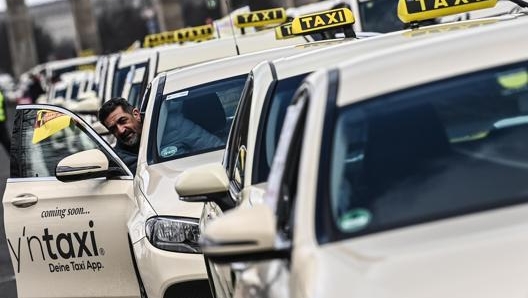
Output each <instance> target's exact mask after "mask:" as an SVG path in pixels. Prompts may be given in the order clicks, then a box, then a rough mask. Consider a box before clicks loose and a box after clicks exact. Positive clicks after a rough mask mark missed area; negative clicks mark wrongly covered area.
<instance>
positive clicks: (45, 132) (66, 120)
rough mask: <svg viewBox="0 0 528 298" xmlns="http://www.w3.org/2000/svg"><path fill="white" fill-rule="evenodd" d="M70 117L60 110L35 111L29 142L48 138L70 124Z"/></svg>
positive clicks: (35, 142)
mask: <svg viewBox="0 0 528 298" xmlns="http://www.w3.org/2000/svg"><path fill="white" fill-rule="evenodd" d="M70 122H71V117H70V116H68V115H64V114H63V113H60V112H55V111H48V110H40V111H38V112H37V119H36V120H35V126H34V130H33V138H32V140H31V142H32V143H33V144H37V143H38V142H40V141H42V140H45V139H47V138H49V137H50V136H52V135H54V134H56V133H57V132H59V131H61V130H63V129H65V128H66V127H68V126H70Z"/></svg>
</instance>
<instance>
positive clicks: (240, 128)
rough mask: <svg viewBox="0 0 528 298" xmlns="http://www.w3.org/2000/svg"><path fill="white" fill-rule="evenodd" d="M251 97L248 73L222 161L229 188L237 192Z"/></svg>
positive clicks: (244, 159)
mask: <svg viewBox="0 0 528 298" xmlns="http://www.w3.org/2000/svg"><path fill="white" fill-rule="evenodd" d="M252 98H253V75H249V76H248V78H247V80H246V83H245V85H244V89H243V91H242V94H241V96H240V104H239V105H238V107H237V110H236V112H235V115H234V119H233V125H232V126H231V130H230V132H229V139H228V142H227V146H226V152H225V154H224V161H223V163H224V166H225V168H226V171H227V176H228V177H229V181H230V185H231V186H232V187H231V188H232V189H234V190H235V191H237V192H238V191H240V190H241V189H242V188H243V185H244V175H245V173H244V171H245V164H246V146H247V134H248V127H249V115H250V112H251V102H252Z"/></svg>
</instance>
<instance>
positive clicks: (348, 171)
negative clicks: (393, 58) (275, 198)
mask: <svg viewBox="0 0 528 298" xmlns="http://www.w3.org/2000/svg"><path fill="white" fill-rule="evenodd" d="M329 133H330V134H332V135H333V150H332V156H331V157H330V159H329V160H331V166H330V168H331V170H330V175H328V176H329V178H324V177H323V175H322V176H321V177H322V179H330V181H329V183H327V184H329V185H330V187H329V188H330V189H329V191H328V193H329V194H330V200H329V201H330V202H329V203H330V206H331V208H330V209H331V217H332V221H333V222H334V223H335V227H336V228H337V231H338V234H340V235H341V237H352V236H357V235H362V234H368V233H373V232H376V231H383V230H388V229H393V228H397V227H402V226H408V225H411V224H417V223H422V222H428V221H432V220H437V219H442V218H447V217H451V216H458V215H462V214H467V213H471V212H477V211H481V210H488V209H491V208H497V207H502V206H508V205H512V204H517V203H522V202H526V201H527V199H526V194H527V193H528V183H526V177H528V150H526V148H527V147H528V64H527V63H522V64H516V65H511V66H507V67H501V68H496V69H491V70H485V71H480V72H476V73H471V74H467V75H463V76H459V77H456V78H451V79H447V80H443V81H439V82H435V83H431V84H427V85H424V86H420V87H416V88H412V89H409V90H404V91H400V92H397V93H393V94H389V95H384V96H381V97H378V98H375V99H371V100H369V101H367V102H362V103H358V104H354V105H350V106H347V107H344V108H341V109H340V110H339V112H338V116H337V122H336V127H335V129H334V131H332V132H329ZM321 158H323V159H324V158H325V157H321Z"/></svg>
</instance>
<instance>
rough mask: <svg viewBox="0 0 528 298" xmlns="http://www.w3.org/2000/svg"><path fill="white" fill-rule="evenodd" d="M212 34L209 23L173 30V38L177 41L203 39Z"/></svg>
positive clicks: (211, 27)
mask: <svg viewBox="0 0 528 298" xmlns="http://www.w3.org/2000/svg"><path fill="white" fill-rule="evenodd" d="M213 34H214V28H213V25H210V24H209V25H202V26H196V27H189V28H183V29H179V30H176V31H174V39H175V40H176V41H178V42H184V41H196V40H205V39H209V38H211V37H212V36H213Z"/></svg>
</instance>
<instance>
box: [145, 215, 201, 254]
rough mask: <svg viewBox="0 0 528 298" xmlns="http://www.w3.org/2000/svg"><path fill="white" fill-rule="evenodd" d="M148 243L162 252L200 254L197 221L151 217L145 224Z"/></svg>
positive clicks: (193, 219)
mask: <svg viewBox="0 0 528 298" xmlns="http://www.w3.org/2000/svg"><path fill="white" fill-rule="evenodd" d="M145 233H146V236H147V239H148V240H149V242H150V243H151V244H152V245H153V246H154V247H157V248H159V249H162V250H168V251H173V252H184V253H201V250H200V246H199V244H198V240H199V239H200V227H199V226H198V219H195V218H181V217H152V218H150V219H148V220H147V222H146V224H145Z"/></svg>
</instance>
